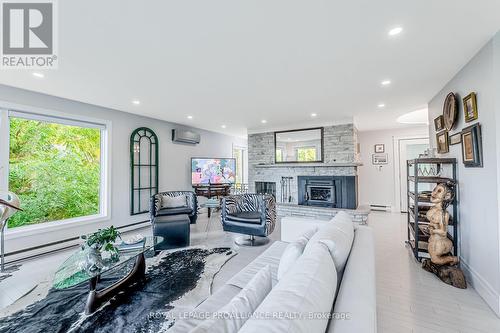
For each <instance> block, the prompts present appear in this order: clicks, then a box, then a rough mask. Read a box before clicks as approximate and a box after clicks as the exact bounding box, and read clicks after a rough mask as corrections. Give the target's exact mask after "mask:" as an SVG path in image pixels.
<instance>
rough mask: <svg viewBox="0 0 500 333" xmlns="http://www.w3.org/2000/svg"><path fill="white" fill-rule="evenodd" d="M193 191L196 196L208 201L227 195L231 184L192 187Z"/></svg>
mask: <svg viewBox="0 0 500 333" xmlns="http://www.w3.org/2000/svg"><path fill="white" fill-rule="evenodd" d="M193 189H194V193H195V194H196V195H197V196H200V197H206V198H208V199H210V198H213V197H225V196H227V195H229V193H230V190H231V184H209V185H193Z"/></svg>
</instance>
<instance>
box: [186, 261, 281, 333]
mask: <svg viewBox="0 0 500 333" xmlns="http://www.w3.org/2000/svg"><path fill="white" fill-rule="evenodd" d="M271 289H272V280H271V270H270V268H269V266H266V267H264V268H262V269H261V270H260V271H259V273H257V274H256V275H255V276H254V277H253V278H252V280H250V282H249V283H248V284H247V285H246V286H245V288H243V289H242V290H241V291H240V292H239V293H238V295H236V296H235V297H234V298H233V299H232V300H231V301H230V302H229V303H228V304H227V305H225V306H224V307H222V308H221V309H220V310H219V311H217V313H214V316H213V318H210V319H207V320H205V321H203V322H202V323H201V324H199V325H198V326H197V327H195V328H194V329H192V330H191V331H190V332H191V333H232V332H237V331H238V330H239V329H240V328H241V327H242V326H243V324H244V323H245V322H246V321H247V319H248V318H250V316H251V315H252V313H253V312H254V311H255V310H256V309H257V307H258V306H259V305H260V303H261V302H262V301H263V300H264V298H265V297H266V296H267V294H268V293H269V292H270V291H271Z"/></svg>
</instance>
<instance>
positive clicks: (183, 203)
mask: <svg viewBox="0 0 500 333" xmlns="http://www.w3.org/2000/svg"><path fill="white" fill-rule="evenodd" d="M179 207H187V199H186V196H185V195H177V196H170V195H163V196H162V198H161V208H179Z"/></svg>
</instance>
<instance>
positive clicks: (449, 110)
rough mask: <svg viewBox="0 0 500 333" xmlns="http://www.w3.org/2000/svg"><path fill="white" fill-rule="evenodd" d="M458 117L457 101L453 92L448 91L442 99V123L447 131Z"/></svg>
mask: <svg viewBox="0 0 500 333" xmlns="http://www.w3.org/2000/svg"><path fill="white" fill-rule="evenodd" d="M457 119H458V103H457V98H456V96H455V94H454V93H449V94H448V96H446V99H445V100H444V106H443V120H444V122H443V124H444V128H445V129H446V130H447V131H451V130H452V128H453V127H454V126H455V123H456V122H457Z"/></svg>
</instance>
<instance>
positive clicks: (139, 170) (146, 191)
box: [130, 127, 158, 215]
mask: <svg viewBox="0 0 500 333" xmlns="http://www.w3.org/2000/svg"><path fill="white" fill-rule="evenodd" d="M130 171H131V182H130V186H131V190H130V215H136V214H142V213H146V212H148V211H149V199H150V198H151V196H153V195H155V194H157V193H158V137H157V136H156V134H155V133H154V132H153V131H152V130H151V129H149V128H146V127H140V128H138V129H136V130H135V131H133V132H132V135H131V136H130Z"/></svg>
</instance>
